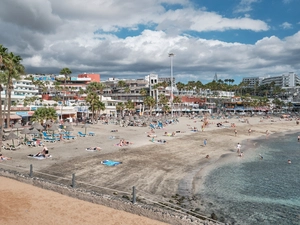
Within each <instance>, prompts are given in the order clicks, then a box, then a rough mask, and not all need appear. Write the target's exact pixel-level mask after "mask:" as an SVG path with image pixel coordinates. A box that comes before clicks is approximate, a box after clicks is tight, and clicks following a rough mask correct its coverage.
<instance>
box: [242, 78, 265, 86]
mask: <svg viewBox="0 0 300 225" xmlns="http://www.w3.org/2000/svg"><path fill="white" fill-rule="evenodd" d="M268 77H270V76H268ZM265 78H267V77H244V78H243V82H244V83H245V84H246V85H247V87H248V88H254V87H255V86H259V85H260V84H261V82H262V80H263V79H265Z"/></svg>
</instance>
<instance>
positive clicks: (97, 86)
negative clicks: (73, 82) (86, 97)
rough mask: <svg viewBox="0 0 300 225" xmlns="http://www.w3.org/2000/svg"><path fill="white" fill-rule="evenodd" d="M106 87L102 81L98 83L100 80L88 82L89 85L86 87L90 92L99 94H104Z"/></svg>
mask: <svg viewBox="0 0 300 225" xmlns="http://www.w3.org/2000/svg"><path fill="white" fill-rule="evenodd" d="M104 88H105V85H104V84H102V83H98V82H91V83H89V84H88V86H87V87H86V90H87V91H88V92H97V93H98V94H102V93H103V90H104Z"/></svg>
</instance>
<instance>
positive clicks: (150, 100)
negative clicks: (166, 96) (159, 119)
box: [144, 96, 155, 115]
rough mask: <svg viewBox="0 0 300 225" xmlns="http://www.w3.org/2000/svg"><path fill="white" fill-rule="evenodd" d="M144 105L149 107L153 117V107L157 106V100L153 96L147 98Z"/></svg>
mask: <svg viewBox="0 0 300 225" xmlns="http://www.w3.org/2000/svg"><path fill="white" fill-rule="evenodd" d="M144 104H145V105H146V106H149V110H150V115H152V110H153V107H154V106H155V99H154V98H153V97H152V96H147V97H146V98H145V100H144Z"/></svg>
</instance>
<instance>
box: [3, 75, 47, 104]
mask: <svg viewBox="0 0 300 225" xmlns="http://www.w3.org/2000/svg"><path fill="white" fill-rule="evenodd" d="M2 87H3V91H2V92H1V98H2V105H3V103H4V100H5V99H6V86H4V85H3V86H2ZM13 87H14V88H13V90H12V92H11V101H12V104H14V103H15V104H19V103H23V101H24V99H25V98H26V97H33V96H36V97H38V98H41V97H42V96H41V95H39V91H38V88H37V87H36V86H35V85H34V84H33V83H32V81H31V80H25V79H24V78H23V77H22V79H21V80H13Z"/></svg>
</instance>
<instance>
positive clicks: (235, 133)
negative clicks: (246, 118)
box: [234, 129, 237, 137]
mask: <svg viewBox="0 0 300 225" xmlns="http://www.w3.org/2000/svg"><path fill="white" fill-rule="evenodd" d="M236 135H237V129H234V136H235V137H236Z"/></svg>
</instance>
